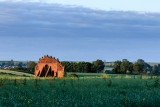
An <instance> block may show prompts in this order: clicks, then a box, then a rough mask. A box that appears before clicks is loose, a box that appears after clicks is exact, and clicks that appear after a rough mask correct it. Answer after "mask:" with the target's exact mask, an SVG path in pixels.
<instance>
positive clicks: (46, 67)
mask: <svg viewBox="0 0 160 107" xmlns="http://www.w3.org/2000/svg"><path fill="white" fill-rule="evenodd" d="M48 68H49V66H48V65H45V67H43V70H42V72H41V75H40V77H45V75H46V73H47V71H48Z"/></svg>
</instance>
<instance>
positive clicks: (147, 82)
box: [0, 73, 160, 107]
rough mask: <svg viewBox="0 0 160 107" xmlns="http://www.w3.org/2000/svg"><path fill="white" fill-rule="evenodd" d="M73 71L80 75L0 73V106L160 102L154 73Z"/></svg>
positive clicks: (155, 103)
mask: <svg viewBox="0 0 160 107" xmlns="http://www.w3.org/2000/svg"><path fill="white" fill-rule="evenodd" d="M69 75H70V73H69V74H68V76H69ZM77 75H79V77H80V78H71V77H66V78H63V79H59V78H34V77H24V76H16V75H9V74H4V73H3V74H2V73H1V74H0V106H2V107H3V106H6V107H10V106H11V107H21V106H24V107H40V106H43V107H52V106H53V107H54V106H67V107H68V106H107V107H113V106H116V107H117V106H118V107H123V106H132V107H136V106H157V107H158V106H160V104H159V102H160V86H159V83H160V81H159V77H157V76H139V75H138V76H134V75H116V74H110V75H107V74H96V73H95V74H92V73H77Z"/></svg>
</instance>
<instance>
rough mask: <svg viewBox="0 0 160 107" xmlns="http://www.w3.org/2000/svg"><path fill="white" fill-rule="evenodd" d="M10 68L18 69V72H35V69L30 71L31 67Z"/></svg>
mask: <svg viewBox="0 0 160 107" xmlns="http://www.w3.org/2000/svg"><path fill="white" fill-rule="evenodd" d="M10 70H13V71H18V72H24V73H30V74H34V72H33V71H30V69H29V68H24V67H16V68H11V69H10Z"/></svg>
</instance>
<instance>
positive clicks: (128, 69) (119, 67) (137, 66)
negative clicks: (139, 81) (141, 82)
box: [112, 59, 160, 74]
mask: <svg viewBox="0 0 160 107" xmlns="http://www.w3.org/2000/svg"><path fill="white" fill-rule="evenodd" d="M159 70H160V67H159V66H157V65H154V66H150V65H149V64H148V63H146V62H145V61H144V60H143V59H138V60H137V61H136V62H135V63H132V62H129V61H128V60H127V59H126V60H123V61H119V60H117V61H115V62H114V67H113V70H112V71H114V72H115V73H118V74H119V73H121V74H125V73H133V72H134V71H135V72H137V73H138V74H140V73H142V72H143V73H147V72H150V73H153V74H158V73H159V72H158V71H159Z"/></svg>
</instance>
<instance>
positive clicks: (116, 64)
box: [113, 60, 122, 73]
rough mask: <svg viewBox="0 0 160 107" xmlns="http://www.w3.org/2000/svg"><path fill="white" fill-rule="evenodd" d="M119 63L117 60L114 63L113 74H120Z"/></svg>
mask: <svg viewBox="0 0 160 107" xmlns="http://www.w3.org/2000/svg"><path fill="white" fill-rule="evenodd" d="M121 63H122V62H121V61H119V60H117V61H115V62H114V67H113V71H114V72H115V73H121Z"/></svg>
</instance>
